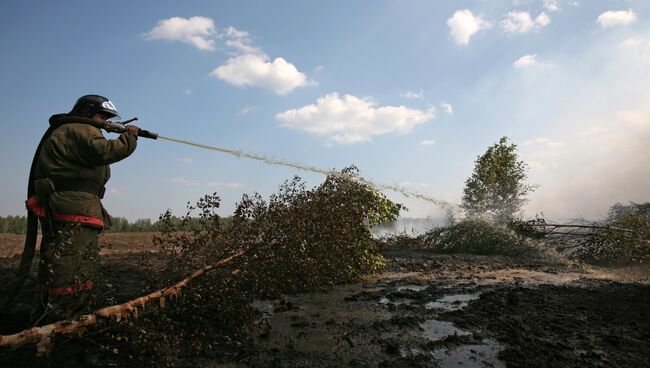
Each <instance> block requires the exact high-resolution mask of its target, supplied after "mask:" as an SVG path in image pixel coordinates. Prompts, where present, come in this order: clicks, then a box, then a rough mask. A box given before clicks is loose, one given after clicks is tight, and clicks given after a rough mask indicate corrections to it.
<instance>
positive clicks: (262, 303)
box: [249, 300, 275, 316]
mask: <svg viewBox="0 0 650 368" xmlns="http://www.w3.org/2000/svg"><path fill="white" fill-rule="evenodd" d="M249 305H250V306H251V308H253V309H254V310H256V311H258V312H260V313H262V314H264V315H267V316H270V315H272V314H273V312H274V311H275V307H274V306H273V303H271V301H270V300H255V301H253V302H251V303H250V304H249Z"/></svg>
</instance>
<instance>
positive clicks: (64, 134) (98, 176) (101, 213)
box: [27, 114, 137, 228]
mask: <svg viewBox="0 0 650 368" xmlns="http://www.w3.org/2000/svg"><path fill="white" fill-rule="evenodd" d="M88 122H89V119H85V118H81V117H77V116H69V115H67V114H58V115H53V116H52V117H51V118H50V125H51V126H52V127H53V128H54V130H53V131H52V134H51V135H50V136H49V137H48V138H46V140H45V141H44V142H43V146H42V148H41V151H40V154H39V155H38V158H37V161H36V166H35V168H34V179H35V180H36V179H41V178H51V179H59V180H65V181H67V182H71V181H72V182H84V183H86V184H92V185H93V186H96V187H97V188H103V186H104V185H105V184H106V182H107V181H108V179H109V178H110V176H111V171H110V168H109V166H108V165H110V164H112V163H114V162H118V161H120V160H122V159H124V158H126V157H128V156H129V155H131V153H133V151H134V150H135V148H136V146H137V136H135V135H133V134H130V133H129V132H128V131H127V132H125V133H123V134H121V135H120V136H119V137H118V138H117V139H113V140H108V139H106V138H105V137H104V135H103V134H102V132H101V130H100V129H99V128H97V127H95V126H92V125H90V124H88ZM55 187H56V185H55ZM41 201H42V199H41ZM49 206H50V210H51V213H52V214H53V215H52V216H53V217H54V219H55V220H57V221H63V222H81V223H85V224H88V225H94V226H97V227H101V228H103V227H105V226H106V225H109V224H110V217H109V215H108V213H107V212H106V211H105V210H104V207H103V206H102V203H101V199H100V197H99V195H98V194H93V193H89V192H88V191H74V190H63V191H61V190H57V191H55V192H54V193H53V194H52V195H51V196H50V198H49ZM27 207H28V208H29V209H30V210H32V211H34V212H35V213H36V214H37V215H38V216H40V217H43V216H45V211H44V209H43V206H42V203H39V198H38V196H35V197H32V198H30V199H28V200H27Z"/></svg>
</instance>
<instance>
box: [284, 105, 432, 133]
mask: <svg viewBox="0 0 650 368" xmlns="http://www.w3.org/2000/svg"><path fill="white" fill-rule="evenodd" d="M434 117H435V109H433V108H431V109H429V110H426V111H423V110H418V109H411V108H408V107H405V106H377V103H376V102H375V101H373V100H372V99H369V98H359V97H356V96H352V95H347V94H346V95H343V96H339V94H338V93H331V94H328V95H325V96H323V97H320V98H319V99H318V100H317V101H316V103H315V104H311V105H307V106H304V107H302V108H299V109H291V110H288V111H285V112H282V113H279V114H277V115H276V119H277V120H279V121H280V122H281V123H282V126H284V127H287V128H291V129H296V130H301V131H305V132H308V133H312V134H316V135H322V136H326V137H328V138H329V140H328V143H330V144H346V143H357V142H365V141H369V140H371V138H372V137H373V136H376V135H381V134H386V133H393V132H397V133H400V134H406V133H409V132H410V131H411V130H412V129H413V128H414V127H415V126H417V125H420V124H423V123H425V122H427V121H429V120H432V119H433V118H434Z"/></svg>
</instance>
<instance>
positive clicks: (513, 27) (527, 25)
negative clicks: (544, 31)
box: [501, 11, 551, 33]
mask: <svg viewBox="0 0 650 368" xmlns="http://www.w3.org/2000/svg"><path fill="white" fill-rule="evenodd" d="M550 22H551V19H550V18H549V17H548V15H547V14H546V13H544V12H542V13H541V14H540V15H538V16H537V18H535V19H533V18H532V17H531V16H530V14H529V13H528V12H525V11H511V12H508V14H507V15H506V17H505V19H504V20H502V21H501V29H503V30H504V31H505V32H506V33H526V32H529V31H532V30H537V29H540V28H542V27H545V26H547V25H548V24H549V23H550Z"/></svg>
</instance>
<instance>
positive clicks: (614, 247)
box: [575, 213, 650, 265]
mask: <svg viewBox="0 0 650 368" xmlns="http://www.w3.org/2000/svg"><path fill="white" fill-rule="evenodd" d="M575 256H576V257H578V258H579V259H581V260H584V261H586V262H589V263H594V264H602V265H612V264H626V263H644V262H648V261H650V215H649V214H644V213H626V214H622V215H621V216H619V217H617V218H616V219H615V220H613V221H611V222H610V223H609V226H607V227H603V228H602V229H596V230H594V231H593V232H591V233H590V234H589V235H588V236H587V237H586V238H585V240H584V241H583V243H582V245H581V246H580V247H579V248H578V249H577V250H576V253H575Z"/></svg>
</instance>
